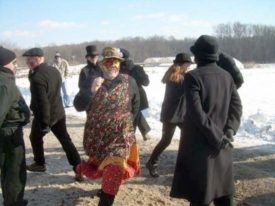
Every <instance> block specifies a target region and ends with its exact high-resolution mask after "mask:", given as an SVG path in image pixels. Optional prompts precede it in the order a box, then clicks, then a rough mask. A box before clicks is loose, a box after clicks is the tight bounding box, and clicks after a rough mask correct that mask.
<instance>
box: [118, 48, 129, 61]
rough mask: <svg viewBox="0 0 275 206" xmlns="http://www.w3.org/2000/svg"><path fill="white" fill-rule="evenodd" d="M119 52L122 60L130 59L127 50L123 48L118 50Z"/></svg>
mask: <svg viewBox="0 0 275 206" xmlns="http://www.w3.org/2000/svg"><path fill="white" fill-rule="evenodd" d="M120 51H121V52H122V54H123V58H124V59H129V57H130V52H129V51H128V50H126V49H123V48H120Z"/></svg>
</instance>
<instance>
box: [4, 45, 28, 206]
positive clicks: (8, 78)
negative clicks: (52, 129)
mask: <svg viewBox="0 0 275 206" xmlns="http://www.w3.org/2000/svg"><path fill="white" fill-rule="evenodd" d="M16 67H17V64H16V56H15V53H14V52H12V51H10V50H8V49H6V48H3V47H0V105H1V109H0V168H1V187H2V195H3V198H4V203H3V205H4V206H15V205H18V206H19V205H20V206H23V205H27V203H28V201H27V200H24V199H23V197H24V191H25V185H26V160H25V144H24V139H23V129H22V127H23V126H24V125H26V124H27V123H28V122H29V117H30V111H29V108H28V106H27V105H26V103H25V100H24V99H23V97H22V96H21V94H20V92H19V90H18V88H17V87H16V85H15V76H14V75H15V70H16Z"/></svg>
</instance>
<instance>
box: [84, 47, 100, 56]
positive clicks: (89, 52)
mask: <svg viewBox="0 0 275 206" xmlns="http://www.w3.org/2000/svg"><path fill="white" fill-rule="evenodd" d="M86 51H87V54H86V57H87V56H97V55H98V52H97V49H96V46H95V45H89V46H86Z"/></svg>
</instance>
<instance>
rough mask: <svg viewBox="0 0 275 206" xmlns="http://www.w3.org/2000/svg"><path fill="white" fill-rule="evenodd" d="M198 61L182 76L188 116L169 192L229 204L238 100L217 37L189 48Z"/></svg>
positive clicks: (194, 201) (198, 203) (197, 202)
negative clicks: (223, 65) (219, 63)
mask: <svg viewBox="0 0 275 206" xmlns="http://www.w3.org/2000/svg"><path fill="white" fill-rule="evenodd" d="M191 51H192V53H193V54H194V56H195V61H196V63H197V65H198V67H197V69H195V70H192V71H190V72H188V73H187V74H186V75H185V80H184V81H185V85H184V90H185V97H186V115H185V118H184V124H183V129H182V134H181V139H180V146H179V151H178V157H177V162H176V169H175V173H174V179H173V184H172V188H171V193H170V195H171V196H172V197H176V198H184V199H187V200H188V201H190V202H191V205H192V206H202V205H209V204H210V203H211V202H212V201H213V202H214V204H215V205H216V206H217V205H222V206H231V205H233V204H234V203H233V192H234V182H233V174H232V147H233V145H232V143H231V141H232V140H233V135H234V134H236V132H237V130H238V128H239V125H240V119H241V114H242V104H241V100H240V97H239V95H238V92H237V89H236V87H235V85H234V82H233V79H232V77H231V76H230V74H229V73H228V72H226V71H224V70H223V69H221V68H220V67H219V66H217V64H216V61H217V60H218V44H217V40H216V38H214V37H212V36H208V35H202V36H201V37H199V38H198V40H197V41H196V42H195V44H194V46H192V47H191Z"/></svg>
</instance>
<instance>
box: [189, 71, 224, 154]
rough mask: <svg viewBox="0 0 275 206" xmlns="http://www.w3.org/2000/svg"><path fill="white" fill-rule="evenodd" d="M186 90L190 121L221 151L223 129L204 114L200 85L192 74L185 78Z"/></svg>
mask: <svg viewBox="0 0 275 206" xmlns="http://www.w3.org/2000/svg"><path fill="white" fill-rule="evenodd" d="M184 90H185V98H186V99H185V100H186V115H187V116H188V120H190V121H192V123H193V124H195V125H196V127H197V128H198V129H199V131H200V132H201V133H202V134H203V136H204V137H205V138H206V139H207V142H208V143H209V144H210V145H211V146H212V147H214V148H215V149H219V148H220V144H221V141H222V140H221V139H222V135H223V128H219V127H218V126H217V125H216V124H215V122H214V121H212V120H211V119H210V118H209V117H208V115H207V114H206V113H205V112H204V110H203V108H202V102H201V98H200V84H199V83H198V81H197V80H196V79H195V78H194V77H193V76H192V75H191V74H190V73H187V74H186V76H185V78H184Z"/></svg>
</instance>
